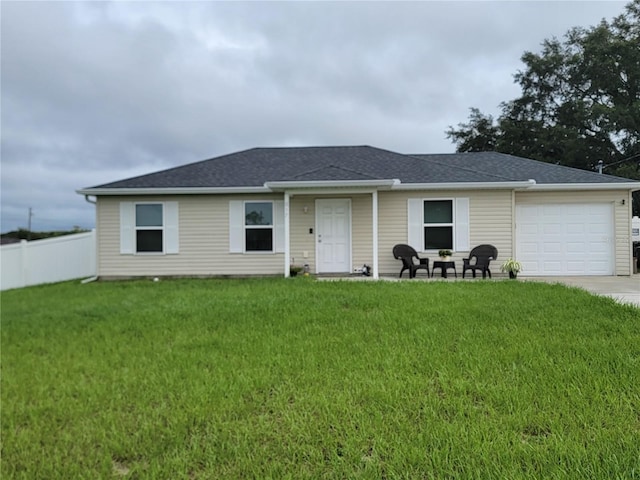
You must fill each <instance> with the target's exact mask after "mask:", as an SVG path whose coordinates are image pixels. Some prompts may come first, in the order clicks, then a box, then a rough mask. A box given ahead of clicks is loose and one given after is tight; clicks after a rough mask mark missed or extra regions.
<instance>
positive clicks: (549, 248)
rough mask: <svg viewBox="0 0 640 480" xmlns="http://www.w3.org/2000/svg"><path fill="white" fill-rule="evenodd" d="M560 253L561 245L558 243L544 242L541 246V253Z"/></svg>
mask: <svg viewBox="0 0 640 480" xmlns="http://www.w3.org/2000/svg"><path fill="white" fill-rule="evenodd" d="M560 252H562V245H561V244H560V242H544V243H543V244H542V253H544V254H549V253H552V254H553V253H560Z"/></svg>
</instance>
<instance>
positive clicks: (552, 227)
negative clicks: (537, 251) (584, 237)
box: [542, 223, 562, 235]
mask: <svg viewBox="0 0 640 480" xmlns="http://www.w3.org/2000/svg"><path fill="white" fill-rule="evenodd" d="M561 232H562V224H560V223H548V224H544V225H543V226H542V233H544V234H545V235H559V234H560V233H561Z"/></svg>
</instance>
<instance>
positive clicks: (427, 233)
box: [407, 197, 469, 252]
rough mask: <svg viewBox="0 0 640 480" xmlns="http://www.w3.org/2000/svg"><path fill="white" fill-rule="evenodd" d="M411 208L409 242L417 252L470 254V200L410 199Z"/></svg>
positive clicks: (409, 208) (408, 205)
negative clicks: (439, 251)
mask: <svg viewBox="0 0 640 480" xmlns="http://www.w3.org/2000/svg"><path fill="white" fill-rule="evenodd" d="M407 207H408V215H407V220H408V235H407V237H408V238H407V243H408V244H409V245H411V246H412V247H413V248H415V249H416V250H417V251H419V252H425V251H435V250H440V249H449V250H453V251H457V252H466V251H469V199H468V198H465V197H458V198H410V199H408V201H407Z"/></svg>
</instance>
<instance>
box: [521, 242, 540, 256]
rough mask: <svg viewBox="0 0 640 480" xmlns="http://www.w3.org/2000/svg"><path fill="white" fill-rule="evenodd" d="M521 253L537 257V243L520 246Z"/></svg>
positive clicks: (526, 243)
mask: <svg viewBox="0 0 640 480" xmlns="http://www.w3.org/2000/svg"><path fill="white" fill-rule="evenodd" d="M521 249H522V252H523V253H526V254H529V255H531V254H533V255H537V254H538V244H537V243H532V242H525V243H523V244H522V246H521Z"/></svg>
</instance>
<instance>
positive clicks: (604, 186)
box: [531, 182, 640, 191]
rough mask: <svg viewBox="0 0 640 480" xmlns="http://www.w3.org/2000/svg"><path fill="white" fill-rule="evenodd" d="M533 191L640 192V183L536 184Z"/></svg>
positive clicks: (532, 188)
mask: <svg viewBox="0 0 640 480" xmlns="http://www.w3.org/2000/svg"><path fill="white" fill-rule="evenodd" d="M531 190H543V191H552V190H631V191H636V190H640V182H615V183H536V184H535V185H534V186H533V187H531Z"/></svg>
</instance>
